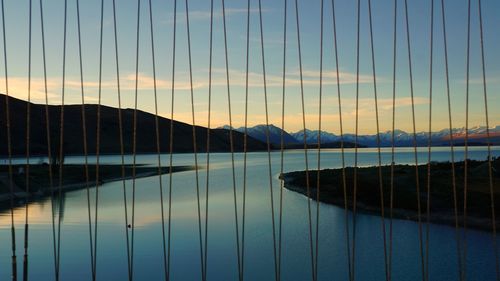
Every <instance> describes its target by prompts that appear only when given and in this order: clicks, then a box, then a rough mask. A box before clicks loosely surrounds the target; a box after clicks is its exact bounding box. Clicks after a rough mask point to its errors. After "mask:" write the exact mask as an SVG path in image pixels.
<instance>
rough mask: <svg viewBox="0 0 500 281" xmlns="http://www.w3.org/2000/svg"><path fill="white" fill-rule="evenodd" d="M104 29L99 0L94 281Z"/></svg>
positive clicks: (102, 11)
mask: <svg viewBox="0 0 500 281" xmlns="http://www.w3.org/2000/svg"><path fill="white" fill-rule="evenodd" d="M103 29H104V0H101V26H100V39H99V83H98V103H97V133H96V135H97V136H96V169H95V180H96V185H95V212H94V216H95V217H94V275H93V276H92V278H93V279H94V280H95V278H96V274H97V225H98V224H97V223H98V219H97V218H98V211H99V184H100V183H99V161H100V144H101V96H102V49H103V47H102V44H103V43H102V42H103V33H104V32H103Z"/></svg>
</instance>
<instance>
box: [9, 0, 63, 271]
mask: <svg viewBox="0 0 500 281" xmlns="http://www.w3.org/2000/svg"><path fill="white" fill-rule="evenodd" d="M2 3H3V1H2ZM40 28H41V33H42V34H41V35H42V60H43V82H44V92H45V125H46V132H47V157H48V162H49V165H48V170H49V184H50V205H51V207H50V209H51V219H52V221H51V222H52V250H53V254H54V275H55V278H59V277H58V274H57V272H58V268H57V251H56V228H55V218H54V217H55V213H54V176H53V171H52V165H53V164H54V163H52V144H51V137H50V135H51V132H50V114H49V94H48V85H47V57H46V51H45V27H44V19H43V1H42V0H40Z"/></svg>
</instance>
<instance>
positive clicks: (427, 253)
mask: <svg viewBox="0 0 500 281" xmlns="http://www.w3.org/2000/svg"><path fill="white" fill-rule="evenodd" d="M430 37H431V38H430V58H429V60H430V61H429V131H428V133H429V139H428V143H427V204H426V205H427V211H426V213H427V218H426V228H425V267H426V268H427V270H426V276H425V279H426V280H429V232H430V230H429V228H430V212H431V152H432V149H431V146H432V85H433V84H432V78H433V76H432V74H433V73H432V70H433V69H432V67H433V48H434V0H431V30H430Z"/></svg>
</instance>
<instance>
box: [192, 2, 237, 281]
mask: <svg viewBox="0 0 500 281" xmlns="http://www.w3.org/2000/svg"><path fill="white" fill-rule="evenodd" d="M222 23H223V28H224V54H225V66H226V86H227V101H228V112H229V146H230V150H231V167H232V180H233V199H234V217H235V225H236V248H237V249H236V253H237V256H238V257H237V260H238V276H239V280H243V276H242V273H241V256H240V238H239V237H240V235H239V224H238V204H237V200H236V172H235V169H234V140H233V119H232V111H231V90H230V84H229V59H228V48H227V32H226V8H225V3H224V0H222ZM193 120H194V119H193Z"/></svg>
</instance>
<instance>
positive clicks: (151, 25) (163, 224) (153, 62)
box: [149, 0, 167, 278]
mask: <svg viewBox="0 0 500 281" xmlns="http://www.w3.org/2000/svg"><path fill="white" fill-rule="evenodd" d="M152 6H153V5H152V3H151V0H149V27H150V32H151V33H150V34H151V59H152V67H153V91H154V99H155V132H156V153H157V158H158V181H159V187H160V209H161V233H162V246H163V271H164V274H165V278H166V277H167V245H166V240H165V212H164V204H163V182H162V179H161V177H162V167H161V149H160V128H159V120H158V95H157V85H156V58H155V47H154V46H155V45H154V29H153V7H152Z"/></svg>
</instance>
